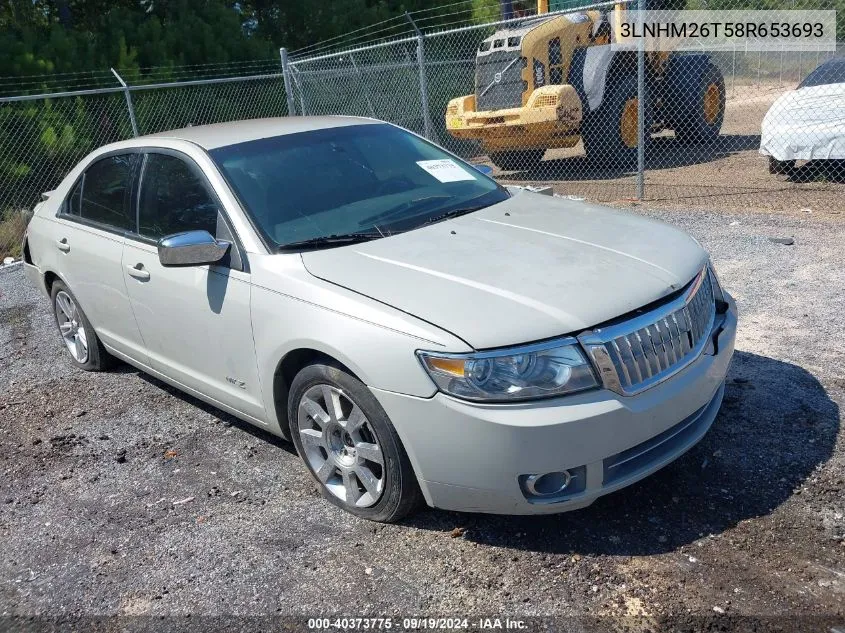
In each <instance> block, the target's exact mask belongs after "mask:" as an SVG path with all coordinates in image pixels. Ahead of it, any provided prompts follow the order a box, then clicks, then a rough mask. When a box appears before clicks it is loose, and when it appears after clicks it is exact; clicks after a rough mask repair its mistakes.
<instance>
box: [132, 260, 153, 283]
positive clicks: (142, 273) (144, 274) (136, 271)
mask: <svg viewBox="0 0 845 633" xmlns="http://www.w3.org/2000/svg"><path fill="white" fill-rule="evenodd" d="M126 270H127V272H128V273H129V276H130V277H134V278H135V279H140V280H141V281H147V280H148V279H149V278H150V273H149V272H148V271H146V270H144V265H143V264H135V265H134V266H127V267H126Z"/></svg>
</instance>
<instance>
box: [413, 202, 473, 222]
mask: <svg viewBox="0 0 845 633" xmlns="http://www.w3.org/2000/svg"><path fill="white" fill-rule="evenodd" d="M486 206H487V205H483V204H482V205H478V206H474V207H461V208H459V209H450V210H449V211H447V212H446V213H441V214H440V215H435V216H432V217H430V218H428V219H427V220H426V221H425V222H423V223H422V224H420V226H426V225H428V224H434V223H436V222H442V221H443V220H451V219H452V218H457V217H460V216H462V215H466V214H467V213H472V212H473V211H479V210H481V209H484V208H485V207H486Z"/></svg>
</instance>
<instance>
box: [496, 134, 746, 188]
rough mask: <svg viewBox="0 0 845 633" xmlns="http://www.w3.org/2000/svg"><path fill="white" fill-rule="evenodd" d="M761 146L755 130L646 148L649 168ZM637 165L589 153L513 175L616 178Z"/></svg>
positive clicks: (657, 142)
mask: <svg viewBox="0 0 845 633" xmlns="http://www.w3.org/2000/svg"><path fill="white" fill-rule="evenodd" d="M759 147H760V136H759V135H754V134H748V135H739V134H734V135H731V134H725V135H721V136H719V137H717V138H716V140H715V141H713V142H708V143H701V144H693V143H690V144H687V143H682V142H680V141H678V140H677V139H675V138H674V137H672V136H660V137H657V138H653V139H652V140H651V143H649V145H648V146H647V149H646V165H645V167H646V169H648V170H658V169H674V168H676V167H686V166H689V165H700V164H702V163H708V162H711V161H714V160H718V159H720V158H725V157H727V156H730V155H731V154H735V153H738V152H744V151H748V150H756V149H759ZM635 173H636V165H632V166H627V167H622V166H619V165H613V164H608V163H603V162H601V161H597V160H594V159H591V158H588V157H587V156H584V155H581V156H572V157H568V158H551V159H547V160H544V161H543V162H541V163H540V164H539V165H538V166H537V167H535V168H534V169H531V170H524V171H519V172H513V173H511V174H510V175H509V178H511V179H515V180H539V181H544V182H550V181H555V180H615V179H618V178H623V177H625V176H633V175H634V174H635Z"/></svg>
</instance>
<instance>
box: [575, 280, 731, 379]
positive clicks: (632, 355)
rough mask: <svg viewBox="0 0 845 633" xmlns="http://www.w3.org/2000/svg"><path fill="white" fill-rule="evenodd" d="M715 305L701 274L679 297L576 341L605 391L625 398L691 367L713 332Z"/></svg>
mask: <svg viewBox="0 0 845 633" xmlns="http://www.w3.org/2000/svg"><path fill="white" fill-rule="evenodd" d="M715 317H716V304H715V300H714V296H713V287H712V284H711V280H710V273H709V271H708V270H707V269H704V270H702V271H701V273H699V275H697V276H696V278H695V280H693V282H692V283H691V284H690V285H689V286H688V287H687V288H686V289H685V290H684V292H683V293H682V294H681V296H680V297H678V298H676V299H674V300H673V301H670V302H668V303H666V304H664V305H662V306H660V307H658V308H656V309H654V310H651V311H649V312H646V313H645V314H642V315H638V316H636V317H634V318H632V319H630V320H627V321H623V322H621V323H616V324H613V325H611V326H608V327H605V328H598V329H596V330H594V331H593V332H590V333H587V334H586V335H582V336H581V337H579V340H581V343H582V344H584V346H585V348H586V349H587V350H588V351H589V353H590V355H591V357H592V358H593V361H594V362H595V363H596V366H597V368H598V369H599V372H600V374H601V376H602V380H603V382H604V384H605V386H607V387H608V388H609V389H612V390H614V391H617V392H619V393H623V394H626V395H630V394H633V393H637V392H639V391H642V390H644V389H647V388H648V387H651V386H653V385H655V384H657V383H658V382H661V381H662V380H665V379H666V378H668V377H669V376H671V375H672V374H674V373H676V372H677V371H679V370H680V369H682V368H683V367H685V366H686V365H688V364H689V363H691V362H692V361H693V360H694V359H695V358H697V357H698V355H699V354H700V353H701V351H702V350H703V349H704V346H705V344H706V342H707V335H708V334H709V333H710V331H711V330H712V329H713V322H714V320H715Z"/></svg>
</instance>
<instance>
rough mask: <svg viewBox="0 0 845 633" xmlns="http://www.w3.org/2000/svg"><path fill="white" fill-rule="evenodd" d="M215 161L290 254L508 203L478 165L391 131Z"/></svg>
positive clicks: (250, 149)
mask: <svg viewBox="0 0 845 633" xmlns="http://www.w3.org/2000/svg"><path fill="white" fill-rule="evenodd" d="M210 154H211V157H212V158H213V159H214V160H215V162H217V164H218V165H219V166H220V169H221V171H222V172H223V174H224V176H225V177H226V179H227V180H228V181H229V183H230V184H231V185H232V188H233V189H234V190H235V192H236V193H237V194H238V197H239V198H240V200H241V202H242V203H243V206H244V207H245V209H246V211H247V212H248V213H249V214H250V215H251V216H252V219H253V220H254V222H255V224H256V225H257V226H258V227H260V229H261V230H262V233H264V235H265V236H266V237H267V238H269V241H271V242H274V243H275V244H276V245H277V246H280V247H281V246H284V245H286V244H290V243H295V242H299V241H302V240H313V239H318V238H322V237H329V236H332V235H346V234H350V233H361V232H366V233H370V234H373V233H375V234H376V235H389V234H390V233H395V232H400V231H408V230H412V229H414V228H417V227H419V226H422V225H424V224H427V223H429V222H431V221H434V220H436V218H438V217H441V216H443V215H444V214H448V213H452V212H459V211H461V210H467V209H469V210H472V209H477V208H483V207H485V206H489V205H491V204H495V203H497V202H501V201H502V200H504V199H506V198H507V197H508V194H507V192H506V191H505V190H504V189H502V188H501V187H500V186H499V185H498V184H496V182H495V181H493V180H492V179H490V178H488V177H487V176H485V175H483V174H482V173H481V172H479V171H478V170H477V169H475V168H474V167H472V166H471V165H467V164H466V163H464V162H463V161H461V160H460V159H458V158H455V157H453V156H451V155H449V154H447V153H446V152H444V151H443V150H442V149H440V148H439V147H437V146H436V145H433V144H431V143H429V142H428V141H426V140H424V139H422V138H420V137H418V136H416V135H414V134H410V133H409V132H406V131H405V130H402V129H401V128H397V127H394V126H392V125H388V124H364V125H350V126H342V127H334V128H327V129H320V130H313V131H309V132H299V133H294V134H284V135H281V136H274V137H269V138H264V139H259V140H255V141H247V142H244V143H238V144H235V145H228V146H224V147H220V148H217V149H213V150H211V152H210Z"/></svg>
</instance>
